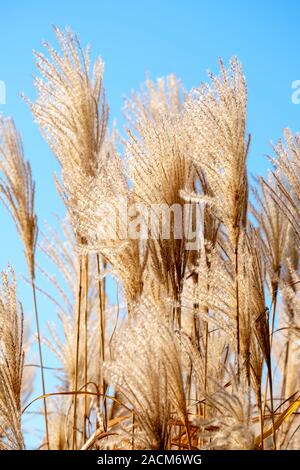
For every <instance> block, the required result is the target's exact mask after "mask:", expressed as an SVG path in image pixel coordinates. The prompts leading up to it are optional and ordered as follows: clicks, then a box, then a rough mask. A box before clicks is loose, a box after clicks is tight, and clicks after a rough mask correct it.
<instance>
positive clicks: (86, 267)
mask: <svg viewBox="0 0 300 470" xmlns="http://www.w3.org/2000/svg"><path fill="white" fill-rule="evenodd" d="M84 280H85V286H84V390H85V391H87V383H88V308H89V256H88V254H86V255H85V256H84ZM87 419H88V396H87V395H84V416H83V441H84V442H85V441H86V425H87Z"/></svg>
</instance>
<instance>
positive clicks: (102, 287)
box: [96, 253, 107, 431]
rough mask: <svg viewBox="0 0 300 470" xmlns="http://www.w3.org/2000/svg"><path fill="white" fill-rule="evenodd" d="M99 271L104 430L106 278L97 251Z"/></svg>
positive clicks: (104, 419) (105, 413) (104, 418)
mask: <svg viewBox="0 0 300 470" xmlns="http://www.w3.org/2000/svg"><path fill="white" fill-rule="evenodd" d="M96 258H97V271H98V277H99V281H98V296H99V334H100V346H101V347H100V351H101V362H102V364H101V393H102V405H103V412H102V415H103V416H102V418H103V427H104V431H106V430H107V403H106V398H105V392H106V382H105V379H104V376H103V370H102V366H103V363H104V361H105V304H106V301H105V295H106V292H105V290H106V289H105V278H104V279H103V280H101V267H100V256H99V254H98V253H97V255H96ZM103 269H106V261H104V264H103ZM100 399H101V397H100Z"/></svg>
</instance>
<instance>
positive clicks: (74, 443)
mask: <svg viewBox="0 0 300 470" xmlns="http://www.w3.org/2000/svg"><path fill="white" fill-rule="evenodd" d="M78 264H79V278H78V299H77V319H76V353H75V378H74V391H75V395H74V412H73V437H72V450H76V449H77V393H76V392H78V378H79V377H78V376H79V347H80V326H81V301H82V288H83V286H82V257H81V256H79V258H78Z"/></svg>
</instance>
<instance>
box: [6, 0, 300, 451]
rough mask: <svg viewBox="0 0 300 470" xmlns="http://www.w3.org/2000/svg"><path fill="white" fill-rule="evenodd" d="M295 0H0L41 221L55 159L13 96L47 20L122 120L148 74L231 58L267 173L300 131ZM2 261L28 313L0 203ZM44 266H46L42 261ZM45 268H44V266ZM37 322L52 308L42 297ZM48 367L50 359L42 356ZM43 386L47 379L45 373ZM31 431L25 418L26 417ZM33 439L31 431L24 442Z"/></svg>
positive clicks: (14, 109) (194, 80) (23, 88)
mask: <svg viewBox="0 0 300 470" xmlns="http://www.w3.org/2000/svg"><path fill="white" fill-rule="evenodd" d="M299 18H300V2H299V1H298V0H286V1H284V0H273V1H271V0H264V1H259V0H252V1H250V0H244V1H242V0H240V1H237V0H235V1H233V0H224V1H222V0H209V1H208V0H207V1H204V0H185V1H184V0H160V1H158V0H151V1H148V0H127V1H125V0H123V1H121V0H84V1H78V0H73V1H70V0H68V1H67V0H64V1H63V0H60V1H58V0H51V1H50V0H44V1H43V2H40V1H37V0H35V1H33V0H27V1H26V2H25V1H21V0H14V1H13V2H9V1H7V0H6V1H5V2H1V5H0V80H2V81H4V82H5V83H6V88H7V97H6V98H7V102H6V104H5V105H0V112H1V113H3V114H5V115H12V116H13V117H14V118H15V121H16V124H17V126H18V128H19V130H20V131H21V133H22V135H23V139H24V145H25V151H26V156H27V158H28V159H29V160H30V162H31V164H32V168H33V174H34V177H35V179H36V180H37V201H36V202H37V204H36V207H37V211H38V215H39V220H40V224H41V225H43V222H44V221H45V220H47V221H48V222H50V223H52V222H53V216H52V214H53V213H59V214H63V210H62V207H61V204H60V202H59V199H58V197H57V195H56V193H55V187H54V182H53V178H52V175H53V172H54V171H57V170H58V166H57V163H56V161H55V159H54V157H53V156H52V155H51V153H50V151H49V149H48V147H47V145H46V144H45V143H44V142H43V140H42V138H41V137H40V135H39V132H38V129H37V127H36V125H35V124H34V123H33V120H32V117H31V114H30V111H29V109H28V108H27V106H26V105H25V104H24V103H23V102H22V100H21V99H20V98H19V96H18V93H20V92H24V93H25V94H26V95H27V96H29V97H30V98H33V97H34V96H35V93H34V89H33V85H32V76H33V75H34V73H35V68H34V62H33V58H32V50H33V49H35V50H37V51H40V50H41V49H42V47H41V41H42V40H43V39H47V40H49V41H50V42H51V41H52V42H53V41H54V37H53V32H52V30H51V24H55V25H57V26H59V27H61V28H63V27H65V26H70V27H71V28H72V29H73V30H74V31H76V32H77V33H78V35H79V38H80V40H81V42H82V44H83V45H85V44H87V43H89V44H91V46H92V53H93V57H95V56H96V55H98V54H100V55H101V56H102V58H103V60H104V62H105V86H106V93H107V98H108V102H109V105H110V110H111V118H116V119H117V123H118V124H119V126H122V124H123V121H122V115H121V108H122V105H123V96H124V95H128V94H129V93H130V91H131V90H133V89H137V88H138V87H139V86H140V84H141V83H142V82H143V80H144V78H145V73H146V72H150V75H151V77H153V78H156V77H159V76H164V75H167V74H169V73H171V72H173V73H175V74H176V75H177V76H178V77H180V78H181V79H182V81H183V83H184V84H185V86H186V88H187V89H189V88H190V87H192V86H197V85H198V84H199V83H200V82H202V81H204V80H205V79H206V72H207V70H208V69H210V70H212V71H216V70H217V59H218V57H222V58H223V60H224V61H225V62H226V63H227V62H228V59H229V58H230V57H231V56H232V55H237V56H238V57H239V59H240V60H241V61H242V63H243V65H244V70H245V74H246V77H247V81H248V90H249V106H248V130H249V132H251V134H252V144H251V151H250V155H249V169H250V171H251V172H253V173H261V172H265V171H266V168H267V166H268V163H267V161H266V158H265V154H267V153H269V152H270V147H269V141H270V140H273V141H275V140H277V139H278V138H279V137H280V135H281V132H282V129H283V128H284V127H285V126H289V127H291V128H292V129H293V130H298V129H300V105H298V106H297V105H295V104H292V101H291V94H292V89H291V84H292V82H293V81H294V80H297V79H300V52H299V44H300V40H299ZM0 221H1V231H0V242H1V245H0V246H2V247H3V246H5V249H2V250H1V251H0V268H1V269H3V268H4V267H5V266H6V265H7V262H8V261H10V262H11V263H12V264H13V266H14V267H15V268H16V272H17V275H18V278H19V294H20V297H21V299H22V300H23V301H24V305H25V311H26V314H27V316H30V315H32V307H31V302H30V291H29V290H28V288H27V287H26V285H25V283H24V282H23V281H22V277H21V276H22V273H25V274H26V266H25V264H24V261H23V256H22V247H21V244H20V242H19V240H18V237H17V235H16V234H15V229H14V226H13V224H12V223H11V222H10V221H9V219H8V217H7V215H6V213H5V211H4V209H3V208H2V207H1V208H0ZM46 267H48V265H46ZM49 269H50V267H49ZM39 302H40V306H41V308H40V309H41V314H42V317H43V321H42V323H43V329H44V330H45V328H44V327H45V321H46V320H47V321H48V320H49V321H54V320H55V312H54V311H53V309H52V308H51V306H49V305H47V303H46V302H45V300H44V299H42V298H39ZM45 362H47V364H48V365H49V364H50V365H51V364H53V359H52V358H51V357H50V356H49V355H46V361H45ZM47 383H48V390H49V389H51V387H53V385H54V384H53V379H52V378H51V377H50V376H48V375H47ZM27 429H28V430H29V431H30V429H31V424H30V423H28V424H27ZM36 442H37V440H36V439H35V438H34V436H33V435H32V436H31V437H30V438H29V439H28V443H29V445H35V443H36Z"/></svg>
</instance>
